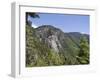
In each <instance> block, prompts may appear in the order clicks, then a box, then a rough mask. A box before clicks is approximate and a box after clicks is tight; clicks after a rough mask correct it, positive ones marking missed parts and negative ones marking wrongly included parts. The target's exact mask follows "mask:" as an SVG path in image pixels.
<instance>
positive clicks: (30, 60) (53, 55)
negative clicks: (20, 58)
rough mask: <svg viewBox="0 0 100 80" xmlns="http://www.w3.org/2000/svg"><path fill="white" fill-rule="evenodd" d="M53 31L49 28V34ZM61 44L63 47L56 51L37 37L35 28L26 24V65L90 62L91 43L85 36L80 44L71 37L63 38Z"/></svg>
mask: <svg viewBox="0 0 100 80" xmlns="http://www.w3.org/2000/svg"><path fill="white" fill-rule="evenodd" d="M53 33H54V32H53V30H49V31H48V33H47V34H49V36H50V35H52V34H53ZM42 36H43V35H42ZM42 36H41V38H42ZM61 44H62V47H63V49H61V50H60V52H59V53H57V52H55V51H54V50H53V49H52V48H50V47H49V46H48V44H46V43H45V41H41V40H40V38H39V37H37V33H36V29H35V28H33V27H31V26H30V25H26V67H34V66H54V65H56V66H58V65H76V64H88V63H89V43H88V41H87V39H86V38H85V37H83V36H82V37H81V39H80V43H78V45H79V46H77V45H76V43H74V42H73V40H72V39H70V38H69V37H66V38H65V39H63V40H62V41H61Z"/></svg>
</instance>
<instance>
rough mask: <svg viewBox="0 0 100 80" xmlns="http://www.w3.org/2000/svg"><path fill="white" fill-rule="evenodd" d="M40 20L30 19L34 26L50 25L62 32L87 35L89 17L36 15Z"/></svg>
mask: <svg viewBox="0 0 100 80" xmlns="http://www.w3.org/2000/svg"><path fill="white" fill-rule="evenodd" d="M38 15H39V16H40V18H31V17H29V20H31V21H32V24H33V25H35V26H41V25H52V26H54V27H57V28H59V29H61V30H62V31H64V32H81V33H86V34H89V15H75V14H50V13H38Z"/></svg>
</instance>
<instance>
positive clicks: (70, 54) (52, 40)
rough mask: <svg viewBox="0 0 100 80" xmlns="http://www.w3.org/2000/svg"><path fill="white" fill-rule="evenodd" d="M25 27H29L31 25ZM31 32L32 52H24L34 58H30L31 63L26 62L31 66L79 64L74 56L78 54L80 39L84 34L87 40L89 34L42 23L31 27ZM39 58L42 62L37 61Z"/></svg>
mask: <svg viewBox="0 0 100 80" xmlns="http://www.w3.org/2000/svg"><path fill="white" fill-rule="evenodd" d="M27 28H28V29H30V28H31V27H27ZM30 30H32V29H30ZM32 32H33V33H32V35H31V37H33V40H32V41H33V43H30V44H31V45H34V47H33V48H32V50H33V52H31V53H26V54H29V55H28V56H30V54H31V56H30V57H31V58H34V60H31V62H32V64H30V63H28V62H27V65H31V66H38V65H39V66H45V65H48V64H49V65H63V64H79V62H78V61H77V59H76V57H75V56H77V54H78V48H79V43H80V39H81V37H83V36H84V37H86V39H87V40H88V41H89V35H87V34H81V33H78V32H71V33H64V32H63V31H61V30H60V29H58V28H55V27H54V26H51V25H42V26H39V27H38V28H33V30H32ZM26 35H27V34H26ZM28 38H29V37H28V35H27V39H28ZM34 40H36V41H34ZM27 42H29V40H27ZM30 42H31V41H30ZM27 51H29V49H27ZM32 56H33V57H32ZM54 57H55V58H54ZM26 59H28V57H27V58H26ZM39 59H40V60H41V61H42V62H38V60H39ZM49 59H52V60H49ZM56 59H57V60H58V61H56ZM46 60H47V61H46ZM43 61H44V62H43ZM38 63H39V64H38Z"/></svg>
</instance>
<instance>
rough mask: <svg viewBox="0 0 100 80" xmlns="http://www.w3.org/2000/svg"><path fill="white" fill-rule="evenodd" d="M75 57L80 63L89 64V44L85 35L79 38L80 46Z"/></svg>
mask: <svg viewBox="0 0 100 80" xmlns="http://www.w3.org/2000/svg"><path fill="white" fill-rule="evenodd" d="M77 59H78V61H79V62H80V64H89V44H88V41H87V39H86V38H85V37H82V38H81V39H80V48H79V54H78V56H77Z"/></svg>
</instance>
